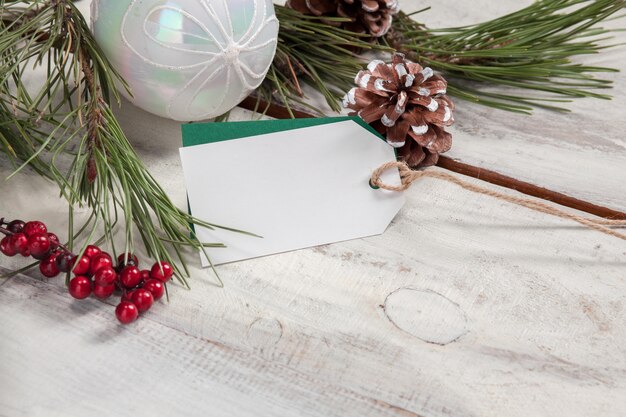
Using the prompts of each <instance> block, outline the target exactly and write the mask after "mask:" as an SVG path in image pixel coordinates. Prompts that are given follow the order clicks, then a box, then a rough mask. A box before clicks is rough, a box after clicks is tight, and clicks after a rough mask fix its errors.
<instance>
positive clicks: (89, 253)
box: [83, 245, 102, 259]
mask: <svg viewBox="0 0 626 417" xmlns="http://www.w3.org/2000/svg"><path fill="white" fill-rule="evenodd" d="M101 253H102V250H101V249H100V248H99V247H97V246H94V245H89V246H87V248H85V253H83V255H85V256H86V257H88V258H91V259H93V258H95V257H96V256H98V255H100V254H101Z"/></svg>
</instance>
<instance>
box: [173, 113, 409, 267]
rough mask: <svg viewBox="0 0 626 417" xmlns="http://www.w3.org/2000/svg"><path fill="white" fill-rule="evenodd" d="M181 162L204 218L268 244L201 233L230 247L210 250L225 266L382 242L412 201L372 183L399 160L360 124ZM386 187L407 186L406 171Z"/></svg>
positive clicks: (235, 143)
mask: <svg viewBox="0 0 626 417" xmlns="http://www.w3.org/2000/svg"><path fill="white" fill-rule="evenodd" d="M256 123H264V122H262V121H260V122H256ZM207 142H208V140H207ZM180 155H181V159H182V164H183V170H184V173H185V181H186V184H187V192H188V196H189V204H190V208H191V212H192V213H193V215H194V216H195V217H197V218H200V219H203V220H207V221H210V222H211V223H214V224H220V225H224V226H228V227H233V228H236V229H240V230H245V231H248V232H251V233H255V234H257V235H260V236H263V238H255V237H251V236H247V235H243V234H239V233H234V232H229V231H225V230H207V229H204V228H200V227H196V234H197V237H198V239H199V240H200V241H202V242H222V243H224V244H225V245H226V246H227V248H219V249H216V248H209V249H208V250H207V253H208V254H209V256H210V258H211V260H212V262H213V263H214V264H216V265H218V264H223V263H227V262H234V261H240V260H243V259H249V258H255V257H259V256H265V255H271V254H276V253H281V252H286V251H291V250H296V249H302V248H307V247H312V246H317V245H322V244H328V243H333V242H339V241H345V240H350V239H356V238H360V237H365V236H372V235H377V234H381V233H383V232H384V231H385V229H386V228H387V226H388V225H389V223H390V222H391V220H392V219H393V218H394V216H395V215H396V214H397V213H398V211H399V210H400V208H401V207H402V205H403V203H404V196H403V193H398V192H390V191H385V190H380V189H379V190H376V189H373V188H372V187H371V186H370V185H369V178H370V175H371V173H372V171H373V170H374V169H376V168H377V167H379V166H380V165H381V164H383V163H385V162H389V161H393V160H394V159H395V154H394V151H393V148H392V147H391V146H389V145H388V144H387V143H385V142H384V141H382V140H381V139H380V138H379V137H377V136H376V135H374V134H373V133H371V132H370V131H368V130H367V129H366V128H364V127H363V126H361V125H360V124H359V123H357V122H355V121H354V120H346V121H342V122H335V123H330V124H323V125H320V126H314V127H306V128H299V129H296V130H288V131H283V132H277V133H270V134H263V135H259V136H251V137H246V138H240V139H232V140H226V141H222V142H215V143H207V144H203V145H196V146H190V147H185V148H181V150H180ZM382 179H383V180H384V181H385V182H386V183H388V184H396V185H397V184H400V177H399V174H398V172H397V171H388V172H386V173H385V174H384V175H383V176H382ZM202 258H203V259H202V264H203V266H208V262H207V260H206V259H205V258H204V256H202Z"/></svg>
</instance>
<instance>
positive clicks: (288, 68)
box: [257, 5, 391, 116]
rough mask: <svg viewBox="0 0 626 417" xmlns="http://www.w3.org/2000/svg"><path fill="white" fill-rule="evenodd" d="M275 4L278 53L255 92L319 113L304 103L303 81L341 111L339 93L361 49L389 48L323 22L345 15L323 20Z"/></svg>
mask: <svg viewBox="0 0 626 417" xmlns="http://www.w3.org/2000/svg"><path fill="white" fill-rule="evenodd" d="M275 9H276V15H277V17H278V20H279V21H280V32H279V34H278V47H277V51H276V57H275V59H274V62H273V64H272V67H271V68H270V70H269V73H268V75H267V79H266V81H265V82H264V83H263V85H262V86H261V88H260V89H259V90H258V92H257V95H258V97H259V98H260V99H262V100H264V101H266V102H270V101H276V102H279V103H281V104H282V105H284V106H285V107H287V109H288V110H289V111H290V112H291V106H292V105H293V104H295V105H299V106H302V107H308V108H309V109H310V110H313V111H315V112H316V113H318V114H320V111H319V110H318V109H316V108H314V107H311V106H310V105H308V104H307V103H306V100H305V97H304V93H303V92H302V85H303V84H308V85H310V86H311V87H313V89H315V90H316V91H319V92H321V93H322V94H323V96H324V97H325V98H326V102H327V103H328V105H329V106H330V108H331V109H332V110H334V111H339V110H341V107H340V105H339V100H340V98H341V97H342V96H343V95H344V94H345V92H346V91H347V90H348V89H349V88H350V86H351V84H352V82H353V79H354V76H355V74H356V73H357V72H358V71H359V70H360V69H362V67H363V62H364V58H363V57H361V56H360V55H359V54H360V53H361V52H363V51H387V52H389V51H391V50H390V48H388V47H386V46H384V45H380V44H376V43H373V42H371V38H370V37H369V36H367V35H362V34H356V33H353V32H350V31H347V30H343V29H340V28H338V27H334V26H330V25H328V24H327V23H325V21H331V20H332V21H338V22H342V21H348V19H342V18H325V19H324V20H322V19H321V18H318V17H314V16H305V15H302V14H300V13H298V12H296V11H294V10H291V9H288V8H286V7H284V6H278V5H276V6H275ZM260 110H262V109H260ZM292 116H293V114H292Z"/></svg>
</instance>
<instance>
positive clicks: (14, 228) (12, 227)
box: [7, 220, 26, 233]
mask: <svg viewBox="0 0 626 417" xmlns="http://www.w3.org/2000/svg"><path fill="white" fill-rule="evenodd" d="M25 224H26V223H24V222H23V221H21V220H13V221H12V222H11V223H9V224H8V225H7V230H8V231H9V232H11V233H22V230H24V225H25Z"/></svg>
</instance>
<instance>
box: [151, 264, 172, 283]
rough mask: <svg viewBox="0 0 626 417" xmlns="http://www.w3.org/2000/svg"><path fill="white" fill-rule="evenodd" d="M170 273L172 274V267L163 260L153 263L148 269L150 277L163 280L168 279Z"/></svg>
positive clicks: (170, 276)
mask: <svg viewBox="0 0 626 417" xmlns="http://www.w3.org/2000/svg"><path fill="white" fill-rule="evenodd" d="M172 275H174V268H172V265H170V264H169V263H167V262H165V261H161V262H157V263H155V264H154V265H153V266H152V269H151V270H150V277H152V278H154V279H158V280H159V281H163V282H167V281H169V280H170V278H172Z"/></svg>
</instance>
